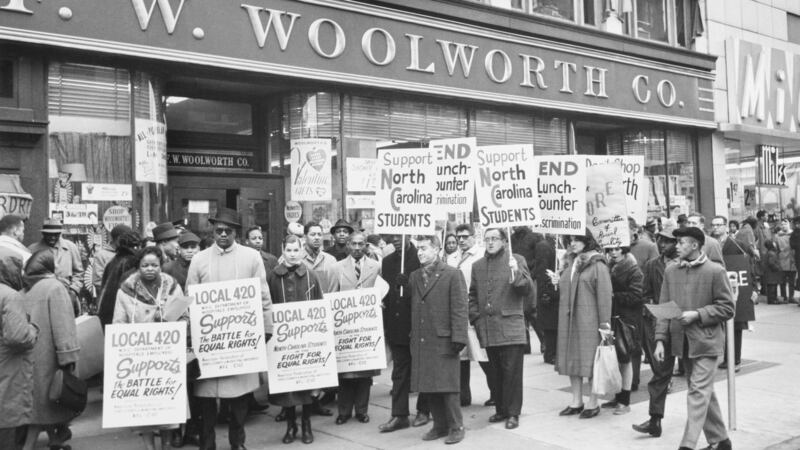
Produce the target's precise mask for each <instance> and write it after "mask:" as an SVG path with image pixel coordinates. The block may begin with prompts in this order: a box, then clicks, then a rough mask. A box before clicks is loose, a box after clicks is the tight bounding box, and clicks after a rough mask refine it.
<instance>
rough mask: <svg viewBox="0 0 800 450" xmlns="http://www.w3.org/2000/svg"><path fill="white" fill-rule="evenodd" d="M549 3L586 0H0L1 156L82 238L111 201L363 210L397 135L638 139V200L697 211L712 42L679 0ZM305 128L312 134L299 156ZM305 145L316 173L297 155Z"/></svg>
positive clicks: (255, 218)
mask: <svg viewBox="0 0 800 450" xmlns="http://www.w3.org/2000/svg"><path fill="white" fill-rule="evenodd" d="M490 3H491V2H490ZM512 3H513V2H512ZM539 3H541V2H537V1H533V2H532V3H531V2H530V1H527V2H524V4H525V5H529V6H530V5H534V6H535V5H539ZM551 3H552V2H551ZM556 3H559V4H563V5H561V6H559V8H563V11H562V12H564V11H566V12H569V11H570V8H573V9H572V11H573V12H575V11H577V12H579V13H580V14H573V15H571V16H569V17H572V19H564V17H567V16H566V15H564V16H563V17H560V18H559V17H556V18H554V17H553V16H554V14H550V13H552V12H554V10H551V9H546V10H542V9H536V8H534V9H532V10H530V11H528V12H525V11H523V12H519V11H516V10H514V9H498V8H494V7H492V6H491V5H484V4H477V3H474V2H466V1H456V0H406V1H399V0H397V1H395V0H386V1H381V2H366V1H347V0H328V1H323V0H294V1H290V0H243V1H242V2H212V1H188V0H113V1H109V0H64V1H61V2H50V1H47V2H38V1H34V0H0V50H2V51H1V52H0V172H2V173H4V174H6V175H11V176H14V175H16V176H18V177H19V179H20V181H21V186H22V189H23V190H24V191H25V192H26V193H28V194H30V195H31V196H32V197H33V204H32V206H31V207H30V212H29V214H30V218H31V221H32V223H40V222H41V220H42V219H43V218H44V217H45V216H48V215H51V214H53V213H58V214H61V216H62V217H65V220H66V218H67V217H69V218H71V220H70V222H71V223H68V224H67V228H69V229H70V232H72V233H74V234H78V235H84V234H85V235H88V236H90V237H92V239H95V240H97V239H102V236H103V234H104V231H103V230H104V229H108V228H110V226H111V225H113V224H116V223H122V222H126V221H129V222H130V223H132V224H133V225H134V226H137V227H140V229H145V228H146V227H147V225H148V224H151V223H153V222H156V223H157V222H160V221H164V220H177V219H186V220H188V223H189V226H190V227H191V228H193V229H196V230H198V231H200V232H203V231H206V229H205V228H206V227H207V226H208V225H207V223H206V219H207V218H208V216H209V215H213V214H214V212H215V211H216V209H217V208H220V207H230V208H234V209H237V210H239V211H240V213H241V214H242V220H243V225H245V226H251V225H261V226H262V227H265V228H266V229H267V230H269V232H268V233H267V235H268V236H267V239H268V245H269V247H270V248H271V249H272V250H273V251H275V250H277V247H278V243H279V239H280V237H281V235H282V233H283V232H284V231H283V230H284V228H285V225H286V220H287V218H289V219H292V220H296V219H298V218H299V220H302V221H303V222H305V221H308V220H319V221H322V222H323V223H326V224H327V223H334V222H335V221H336V220H338V219H339V218H343V217H344V218H345V219H347V220H349V221H351V222H355V223H359V224H360V225H361V226H362V227H364V228H366V229H369V228H370V226H371V223H372V221H373V214H374V213H373V211H372V210H371V209H370V205H369V200H368V198H369V196H368V194H369V191H367V190H366V189H369V186H368V183H366V182H365V180H362V179H361V176H360V175H358V174H360V173H363V172H361V170H363V166H361V165H360V163H361V162H363V159H365V158H374V157H375V155H376V146H378V145H380V143H385V142H391V141H395V142H412V143H416V142H419V143H420V144H424V142H426V141H429V140H433V139H445V138H458V137H475V138H476V139H477V142H478V145H490V144H516V143H532V144H533V145H534V152H535V153H536V154H566V153H573V152H574V153H579V154H612V155H627V154H635V155H644V156H645V166H646V175H647V178H646V180H647V181H648V183H649V192H650V193H649V200H648V210H649V212H650V213H652V214H660V215H673V214H675V213H676V212H678V211H680V212H687V211H689V210H695V209H699V210H702V211H703V212H705V213H707V214H709V213H711V212H713V208H714V201H713V199H714V194H713V191H712V190H711V189H712V186H713V183H711V182H710V180H708V181H709V182H708V183H706V180H705V179H703V175H702V174H710V173H711V172H712V171H711V170H710V169H711V166H712V162H711V152H710V149H711V143H710V136H711V132H712V130H713V129H714V128H715V123H714V122H713V100H712V90H711V86H712V82H713V74H712V70H713V67H714V58H713V57H710V56H708V55H703V54H701V53H698V52H695V51H692V50H690V49H689V48H691V45H690V44H686V42H690V41H687V40H686V35H682V34H681V33H685V31H684V28H683V27H678V25H679V24H677V23H676V17H678V16H676V15H675V14H674V12H675V11H676V9H675V8H676V4H678V3H679V4H680V5H683V3H684V2H677V3H676V2H667V3H669V5H670V7H671V8H673V9H672V11H673V13H670V12H669V11H662V12H663V14H664V23H665V24H667V25H668V28H669V30H667V31H664V32H665V33H667V32H668V34H666V35H665V36H669V39H666V38H665V39H666V40H665V41H664V42H660V41H658V40H655V39H649V38H648V36H650V37H651V36H654V34H647V33H645V31H646V30H645V31H643V30H644V28H642V27H644V25H643V24H645V23H649V22H645V21H643V19H642V17H644V14H645V10H644V9H642V10H639V12H638V13H637V12H636V11H637V10H635V9H634V12H632V13H627V12H626V13H624V15H626V17H628V16H627V15H628V14H639V16H636V17H634V16H630V17H628V19H626V20H625V21H622V22H621V23H623V24H628V25H625V26H627V27H628V29H629V30H633V33H627V34H626V33H625V32H621V31H619V30H617V33H614V32H611V31H613V30H612V28H613V27H610V26H609V20H610V19H609V17H611V16H608V14H606V15H603V14H597V15H591V23H589V19H587V17H590V15H589V12H590V9H591V10H592V12H596V11H600V9H599V8H601V7H600V6H599V5H601V4H605V3H606V2H601V1H599V0H598V1H597V2H592V1H583V2H578V1H575V2H571V1H570V2H556ZM594 3H597V4H596V5H595V4H594ZM639 3H640V2H636V4H639ZM520 4H522V3H520ZM565 5H566V6H565ZM539 6H541V5H539ZM592 8H593V9H592ZM681 8H683V6H681ZM536 11H549V13H548V16H543V15H540V14H538V13H536ZM600 12H601V13H602V11H600ZM678 12H680V11H678ZM619 14H623V13H619ZM648 14H651V12H648ZM575 17H581V18H582V19H581V20H577V19H574V18H575ZM595 17H596V18H597V19H596V20H595ZM619 17H621V16H617V18H619ZM637 17H638V19H637ZM680 17H683V16H680ZM634 19H636V20H634ZM681 20H682V19H681ZM637 23H638V27H637V25H636V24H637ZM620 30H621V29H620ZM648 33H649V32H648ZM681 36H684V40H683V41H681ZM692 39H694V37H692ZM680 42H683V43H684V44H683V45H681V44H680ZM692 42H693V40H692ZM293 143H295V145H293ZM298 143H300V144H298ZM299 145H318V147H319V149H317V150H314V151H316V152H318V153H317V154H316V156H315V158H314V159H312V158H307V159H306V160H300V158H299V157H298V154H299V150H298V146H299ZM320 152H321V153H320ZM325 152H329V154H330V158H328V157H327V155H326V153H325ZM293 165H294V166H295V167H294V171H293V170H292V166H293ZM298 166H301V167H298ZM308 167H313V168H314V169H317V171H318V172H319V174H316V175H315V176H314V177H308V176H305V175H303V176H301V175H302V174H303V171H304V170H306V169H307V168H308ZM292 174H296V177H292ZM320 177H321V178H320ZM326 178H330V181H329V182H330V187H329V188H321V189H306V190H305V191H304V190H303V189H296V190H295V189H294V187H295V186H294V185H293V183H295V182H299V181H298V180H300V181H307V182H309V183H311V184H313V183H318V182H320V181H322V183H318V184H322V185H324V184H325V182H326V180H325V179H326ZM706 186H707V187H706ZM293 194H294V195H296V196H297V197H298V198H301V199H302V200H301V201H299V204H295V203H294V202H292V203H290V204H289V205H287V202H288V201H289V200H292V199H293V196H294V195H293ZM4 212H8V211H4ZM92 213H94V216H95V217H96V219H95V218H93V217H92ZM95 220H96V221H97V223H96V224H95V223H94V221H95ZM28 233H29V235H28V236H27V239H28V240H31V239H33V238H34V237H35V234H36V230H35V229H30V230H29V231H28ZM98 236H99V237H98Z"/></svg>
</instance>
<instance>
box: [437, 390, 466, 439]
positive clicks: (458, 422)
mask: <svg viewBox="0 0 800 450" xmlns="http://www.w3.org/2000/svg"><path fill="white" fill-rule="evenodd" d="M441 395H442V407H443V410H444V413H445V419H446V423H447V427H448V428H449V429H450V430H457V429H459V428H461V427H462V426H464V419H463V417H462V416H461V405H460V404H459V402H458V401H459V398H458V394H457V393H450V392H448V393H446V394H441Z"/></svg>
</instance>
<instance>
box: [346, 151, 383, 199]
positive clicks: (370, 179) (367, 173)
mask: <svg viewBox="0 0 800 450" xmlns="http://www.w3.org/2000/svg"><path fill="white" fill-rule="evenodd" d="M377 165H378V160H377V159H375V158H347V159H346V160H345V168H346V169H347V192H375V191H377V190H378V171H377V170H376V167H377Z"/></svg>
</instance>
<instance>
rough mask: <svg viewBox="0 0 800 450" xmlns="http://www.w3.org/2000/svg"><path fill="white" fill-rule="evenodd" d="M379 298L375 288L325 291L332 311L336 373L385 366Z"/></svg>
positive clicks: (382, 367) (380, 297)
mask: <svg viewBox="0 0 800 450" xmlns="http://www.w3.org/2000/svg"><path fill="white" fill-rule="evenodd" d="M382 298H383V296H382V295H380V292H379V288H375V287H372V288H361V289H356V290H351V291H342V292H332V293H330V294H325V299H326V300H328V301H329V302H330V308H331V311H332V312H333V335H334V338H335V339H336V364H337V369H338V371H339V373H343V372H355V371H361V370H372V369H385V368H386V346H385V345H384V341H383V313H382V311H381V299H382Z"/></svg>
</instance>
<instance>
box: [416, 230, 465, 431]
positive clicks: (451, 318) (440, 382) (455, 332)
mask: <svg viewBox="0 0 800 450" xmlns="http://www.w3.org/2000/svg"><path fill="white" fill-rule="evenodd" d="M440 250H441V241H440V240H439V237H438V236H419V237H417V255H418V256H419V261H420V264H421V266H420V268H419V269H417V270H415V271H414V272H412V273H411V276H410V279H409V289H410V290H411V390H412V391H415V392H419V393H425V394H426V395H427V397H426V398H427V400H428V402H429V405H430V408H431V413H432V415H433V427H432V428H431V429H430V430H429V431H428V432H427V433H425V434H424V435H423V436H422V439H423V440H425V441H432V440H435V439H439V438H442V437H446V439H445V443H446V444H455V443H458V442H461V441H462V440H463V439H464V433H465V432H464V424H463V418H462V416H461V406H460V404H459V392H460V388H461V386H460V375H459V368H460V363H459V356H458V355H459V353H460V352H461V350H463V349H464V347H465V346H466V345H467V303H466V302H465V301H464V299H465V292H464V286H465V282H464V279H463V275H462V274H461V271H459V270H458V269H455V268H453V267H450V266H448V265H447V264H445V263H444V262H443V261H442V260H441V259H440V258H439V257H438V254H439V252H440Z"/></svg>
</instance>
